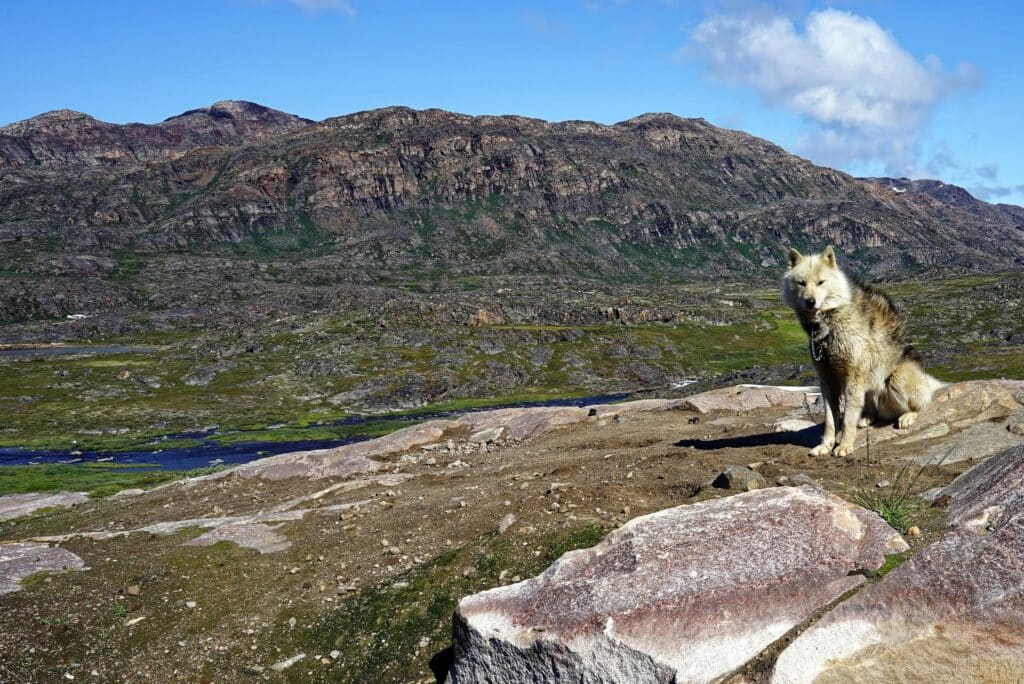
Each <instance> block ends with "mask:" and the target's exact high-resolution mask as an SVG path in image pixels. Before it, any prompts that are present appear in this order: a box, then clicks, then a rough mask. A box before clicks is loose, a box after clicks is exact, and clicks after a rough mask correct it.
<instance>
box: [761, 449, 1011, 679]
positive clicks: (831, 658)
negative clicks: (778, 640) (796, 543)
mask: <svg viewBox="0 0 1024 684" xmlns="http://www.w3.org/2000/svg"><path fill="white" fill-rule="evenodd" d="M1022 459H1024V448H1021V447H1017V448H1014V449H1008V450H1006V451H1004V452H1002V453H1001V454H999V455H997V456H994V457H992V458H991V459H989V460H988V461H986V462H984V463H982V464H980V465H978V466H976V467H975V468H974V469H972V470H971V471H968V472H967V473H964V474H963V475H961V476H960V477H959V478H958V479H957V480H956V481H954V482H953V484H951V485H950V486H949V487H948V488H947V490H946V492H947V493H949V494H950V495H951V497H952V499H953V501H952V503H951V505H950V515H949V517H950V522H951V523H952V524H954V525H956V526H957V529H954V530H953V531H952V532H950V533H948V534H946V535H945V536H943V537H942V538H941V539H940V540H939V541H937V542H935V543H934V544H932V545H930V546H928V547H927V548H925V549H924V550H923V551H921V552H920V553H919V554H917V555H916V556H914V557H913V558H911V559H910V560H908V561H907V562H906V563H904V564H903V565H901V566H900V567H898V568H896V569H895V570H893V571H892V572H890V573H889V574H888V575H886V576H885V578H884V579H883V580H882V581H881V582H880V583H879V584H877V585H874V586H871V587H868V588H866V589H864V590H863V591H861V592H860V593H858V594H857V595H855V596H854V597H853V598H851V599H850V600H848V601H846V602H845V603H843V604H842V605H840V606H839V607H838V608H836V609H835V610H833V611H831V612H830V613H828V614H827V615H826V616H824V617H823V618H822V619H821V621H820V622H818V623H817V624H816V625H814V626H813V627H811V628H810V629H809V630H807V631H806V632H804V633H803V634H802V635H801V636H800V637H799V638H797V639H796V641H794V642H793V643H792V644H791V645H790V646H789V647H788V648H787V649H786V650H784V651H783V652H782V654H781V655H780V657H779V659H778V661H777V663H776V667H775V672H774V675H773V678H772V681H773V682H776V683H778V684H796V683H798V682H896V681H902V682H993V683H995V682H1019V681H1024V494H1022V492H1024V466H1022V465H1021V464H1022Z"/></svg>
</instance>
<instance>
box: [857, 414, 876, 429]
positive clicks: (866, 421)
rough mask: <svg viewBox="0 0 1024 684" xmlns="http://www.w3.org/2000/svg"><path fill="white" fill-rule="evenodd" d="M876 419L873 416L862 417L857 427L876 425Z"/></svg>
mask: <svg viewBox="0 0 1024 684" xmlns="http://www.w3.org/2000/svg"><path fill="white" fill-rule="evenodd" d="M874 423H875V419H874V418H872V417H871V416H861V418H860V420H858V421H857V427H859V428H866V427H871V426H872V425H874Z"/></svg>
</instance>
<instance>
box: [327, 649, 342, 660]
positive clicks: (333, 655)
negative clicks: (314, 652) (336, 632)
mask: <svg viewBox="0 0 1024 684" xmlns="http://www.w3.org/2000/svg"><path fill="white" fill-rule="evenodd" d="M327 655H329V656H331V660H337V659H338V658H339V657H341V651H339V650H338V649H334V650H333V651H331V652H330V653H328V654H327Z"/></svg>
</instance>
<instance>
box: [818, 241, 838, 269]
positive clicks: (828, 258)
mask: <svg viewBox="0 0 1024 684" xmlns="http://www.w3.org/2000/svg"><path fill="white" fill-rule="evenodd" d="M821 258H822V259H824V260H825V263H826V264H828V265H829V267H831V268H835V267H836V251H835V250H834V249H832V245H829V246H828V247H826V248H825V251H824V252H822V253H821Z"/></svg>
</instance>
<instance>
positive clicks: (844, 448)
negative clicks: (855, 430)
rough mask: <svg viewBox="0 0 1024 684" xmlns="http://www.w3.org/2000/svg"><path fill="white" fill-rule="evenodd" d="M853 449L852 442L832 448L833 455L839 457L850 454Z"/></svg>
mask: <svg viewBox="0 0 1024 684" xmlns="http://www.w3.org/2000/svg"><path fill="white" fill-rule="evenodd" d="M853 449H854V447H853V445H852V444H840V445H839V446H837V447H836V448H835V449H833V450H832V455H833V456H836V457H838V458H842V457H843V456H849V455H850V454H852V453H853Z"/></svg>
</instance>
